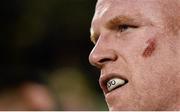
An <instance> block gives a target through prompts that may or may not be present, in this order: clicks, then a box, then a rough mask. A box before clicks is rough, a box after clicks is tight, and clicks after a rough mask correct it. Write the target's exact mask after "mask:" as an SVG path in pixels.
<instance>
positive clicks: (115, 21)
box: [105, 16, 135, 29]
mask: <svg viewBox="0 0 180 112" xmlns="http://www.w3.org/2000/svg"><path fill="white" fill-rule="evenodd" d="M131 23H134V24H135V19H134V18H130V17H128V16H116V17H114V18H112V19H110V20H109V21H108V22H107V23H106V24H105V27H107V28H109V29H113V28H114V27H115V26H117V25H121V24H131Z"/></svg>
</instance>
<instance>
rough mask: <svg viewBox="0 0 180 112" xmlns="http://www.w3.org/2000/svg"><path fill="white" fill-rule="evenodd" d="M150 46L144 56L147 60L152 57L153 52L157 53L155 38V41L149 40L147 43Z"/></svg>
mask: <svg viewBox="0 0 180 112" xmlns="http://www.w3.org/2000/svg"><path fill="white" fill-rule="evenodd" d="M146 43H147V44H148V46H147V47H146V49H145V50H144V52H143V54H142V56H143V57H145V58H147V57H150V56H151V55H152V54H153V52H154V51H155V49H156V40H155V39H154V38H153V39H149V40H148V41H147V42H146Z"/></svg>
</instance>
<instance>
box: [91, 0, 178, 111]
mask: <svg viewBox="0 0 180 112" xmlns="http://www.w3.org/2000/svg"><path fill="white" fill-rule="evenodd" d="M179 10H180V1H179V0H99V1H98V3H97V6H96V12H95V15H94V18H93V21H92V27H91V40H92V41H93V42H94V43H95V47H94V49H93V50H92V52H91V54H90V56H89V61H90V63H91V64H93V65H95V66H96V67H98V68H99V69H100V70H101V75H100V79H99V82H100V86H101V88H102V89H103V92H104V95H105V98H106V102H107V104H108V107H109V109H110V110H178V109H180V85H179V84H180V12H179ZM178 98H179V99H178Z"/></svg>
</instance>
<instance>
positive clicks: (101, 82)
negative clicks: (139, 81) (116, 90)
mask: <svg viewBox="0 0 180 112" xmlns="http://www.w3.org/2000/svg"><path fill="white" fill-rule="evenodd" d="M112 78H120V79H123V80H125V82H126V83H127V82H128V80H127V78H126V77H124V76H122V75H120V74H117V73H110V74H103V75H101V76H100V78H99V85H100V87H101V89H102V90H103V91H104V93H105V94H107V93H108V92H109V91H108V89H107V82H108V81H109V80H110V79H112Z"/></svg>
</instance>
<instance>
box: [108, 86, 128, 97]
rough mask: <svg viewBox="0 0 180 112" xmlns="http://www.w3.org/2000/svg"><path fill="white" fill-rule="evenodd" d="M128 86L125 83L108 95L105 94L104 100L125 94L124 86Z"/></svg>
mask: <svg viewBox="0 0 180 112" xmlns="http://www.w3.org/2000/svg"><path fill="white" fill-rule="evenodd" d="M127 85H128V83H126V84H125V85H123V86H121V87H118V88H116V89H114V90H112V91H110V92H108V93H106V94H105V97H106V99H111V98H114V97H116V96H117V95H118V96H119V95H121V94H122V93H124V92H125V89H126V86H127Z"/></svg>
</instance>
